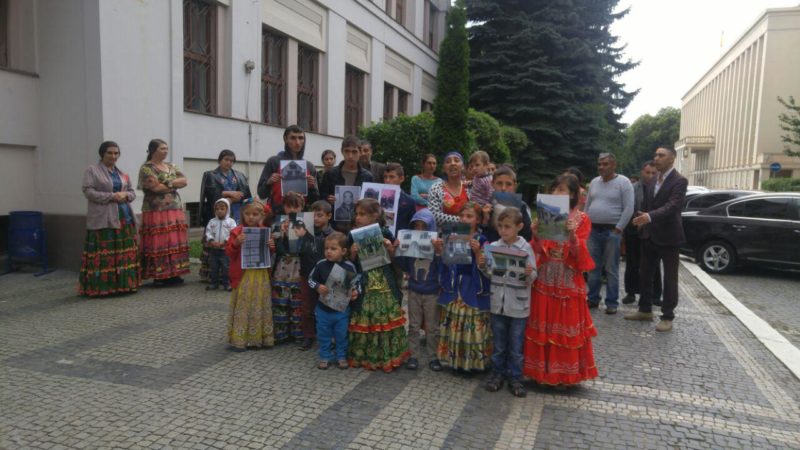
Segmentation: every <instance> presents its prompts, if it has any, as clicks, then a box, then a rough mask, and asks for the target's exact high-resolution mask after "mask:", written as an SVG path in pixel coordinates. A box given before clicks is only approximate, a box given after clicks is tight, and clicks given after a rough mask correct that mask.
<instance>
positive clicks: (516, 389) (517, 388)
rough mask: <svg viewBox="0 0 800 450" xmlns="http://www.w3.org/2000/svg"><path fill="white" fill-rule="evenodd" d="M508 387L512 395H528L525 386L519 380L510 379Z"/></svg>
mask: <svg viewBox="0 0 800 450" xmlns="http://www.w3.org/2000/svg"><path fill="white" fill-rule="evenodd" d="M508 389H509V390H510V391H511V393H512V394H514V397H525V396H526V395H528V392H527V391H526V390H525V386H524V385H523V384H522V382H521V381H519V380H511V381H509V382H508Z"/></svg>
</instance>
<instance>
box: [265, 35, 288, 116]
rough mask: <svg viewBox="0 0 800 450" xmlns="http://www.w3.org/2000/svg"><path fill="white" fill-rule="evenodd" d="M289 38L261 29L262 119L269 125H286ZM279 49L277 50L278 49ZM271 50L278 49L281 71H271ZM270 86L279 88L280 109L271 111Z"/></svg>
mask: <svg viewBox="0 0 800 450" xmlns="http://www.w3.org/2000/svg"><path fill="white" fill-rule="evenodd" d="M288 46H289V39H288V38H287V37H286V36H283V35H280V34H277V33H275V32H274V31H272V30H271V29H269V28H267V27H266V26H264V27H262V29H261V120H262V121H263V122H264V123H266V124H267V125H276V126H282V127H283V126H286V124H287V123H286V104H287V102H286V90H287V89H286V84H287V83H286V81H287V80H286V78H287V77H286V73H287V70H286V69H287V68H286V62H287V57H286V56H287V50H288ZM276 49H277V50H276ZM270 51H273V52H274V51H278V52H280V55H279V56H278V58H277V61H279V63H280V68H279V70H278V71H276V72H279V73H270V72H269V71H268V69H269V62H270V55H271V53H270ZM269 87H274V88H275V89H276V90H277V96H278V99H277V104H278V106H277V108H278V111H277V112H275V111H270V109H269V106H270V104H271V101H270V100H271V99H270V98H268V93H269V89H268V88H269Z"/></svg>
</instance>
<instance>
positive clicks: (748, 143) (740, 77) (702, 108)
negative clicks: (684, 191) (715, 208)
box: [679, 8, 800, 189]
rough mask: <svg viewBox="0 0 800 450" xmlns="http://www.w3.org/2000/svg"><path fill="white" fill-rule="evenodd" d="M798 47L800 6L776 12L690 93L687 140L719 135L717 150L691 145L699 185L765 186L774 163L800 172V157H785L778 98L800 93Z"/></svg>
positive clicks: (690, 170) (686, 161)
mask: <svg viewBox="0 0 800 450" xmlns="http://www.w3.org/2000/svg"><path fill="white" fill-rule="evenodd" d="M798 45H800V8H784V9H776V10H768V11H767V12H766V13H765V14H764V15H763V16H762V17H760V18H759V20H758V21H756V23H755V24H754V25H753V26H752V27H751V29H750V30H749V31H748V32H747V33H745V35H744V36H742V38H740V39H739V41H737V42H736V44H734V46H733V47H732V48H731V49H730V50H728V51H727V52H726V53H725V54H724V55H723V56H722V57H721V58H720V60H718V61H717V62H716V63H715V64H714V66H712V68H711V69H710V70H709V71H708V72H707V73H706V75H705V76H703V78H701V79H700V80H699V81H698V82H697V83H696V84H695V86H693V87H692V89H691V90H690V91H689V92H688V93H687V94H686V95H685V96H684V98H683V106H682V115H681V132H680V137H681V140H684V139H686V138H689V139H691V138H693V137H707V136H712V137H713V139H714V144H713V146H712V148H711V149H710V150H708V149H707V147H703V146H700V149H699V150H698V149H697V147H695V148H694V150H693V149H692V147H691V146H685V147H684V150H685V151H684V152H682V156H683V158H682V160H681V161H680V167H681V169H682V170H683V171H684V172H685V173H686V174H687V175H688V176H689V178H690V183H691V184H699V185H705V186H708V187H712V188H735V187H738V188H747V189H758V188H759V187H760V182H761V181H763V180H764V179H766V178H769V176H770V172H769V165H770V164H771V163H772V162H781V163H782V164H783V165H784V168H786V169H789V170H794V171H795V173H794V176H800V161H797V160H796V159H794V160H792V159H791V158H788V157H786V156H785V155H783V148H784V146H783V143H782V142H781V135H782V134H784V132H783V131H782V130H780V127H779V121H778V115H779V114H780V113H781V112H783V110H784V109H783V107H782V106H781V105H780V104H779V103H778V102H777V100H776V98H777V97H778V96H782V97H788V96H792V95H793V96H795V97H796V98H798V97H800V72H798V71H797V70H795V69H793V68H796V67H798V66H800V54H798V52H797V51H796V49H797V48H798ZM680 142H681V141H679V144H680ZM679 147H680V145H679ZM679 150H681V148H679Z"/></svg>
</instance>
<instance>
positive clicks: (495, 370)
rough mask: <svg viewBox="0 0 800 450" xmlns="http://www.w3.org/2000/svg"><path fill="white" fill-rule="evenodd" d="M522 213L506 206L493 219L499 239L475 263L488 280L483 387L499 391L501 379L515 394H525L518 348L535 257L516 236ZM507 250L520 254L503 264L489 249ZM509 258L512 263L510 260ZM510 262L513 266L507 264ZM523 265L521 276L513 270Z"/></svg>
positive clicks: (528, 304)
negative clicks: (489, 346)
mask: <svg viewBox="0 0 800 450" xmlns="http://www.w3.org/2000/svg"><path fill="white" fill-rule="evenodd" d="M522 227H523V224H522V213H520V212H519V210H518V209H517V208H506V209H504V210H503V212H501V213H500V216H499V217H498V218H497V232H498V233H499V234H500V239H499V240H498V241H496V242H492V243H491V244H490V245H488V246H486V247H484V249H483V251H482V252H481V253H480V254H479V255H478V266H479V267H480V269H481V271H482V272H483V273H485V274H486V276H488V277H490V278H491V280H492V302H491V308H492V309H491V311H492V313H491V322H492V336H493V343H494V350H493V351H492V376H491V377H490V378H489V380H488V381H487V382H486V390H488V391H489V392H496V391H499V390H500V388H502V387H503V381H504V380H508V387H509V389H511V393H512V394H514V395H515V396H516V397H525V395H526V392H525V386H523V385H522V347H523V344H524V342H525V325H526V324H527V322H528V314H529V312H530V297H531V281H532V280H533V279H534V278H536V269H535V267H536V257H535V256H534V254H533V250H531V246H530V245H529V244H528V243H527V242H526V241H525V239H523V238H521V237H520V236H519V232H520V231H521V230H522ZM492 249H497V250H498V251H500V250H510V251H509V254H524V255H525V257H524V262H523V260H520V258H514V259H513V260H512V258H507V262H505V264H503V265H500V264H496V263H495V258H497V259H500V258H501V256H499V253H498V254H497V255H496V254H494V253H492V252H491V251H490V250H492ZM511 261H513V263H512V262H511ZM512 264H513V266H514V268H513V269H512V267H510V266H511V265H512ZM520 264H524V279H520V275H521V273H520V271H517V269H518V268H519V267H520Z"/></svg>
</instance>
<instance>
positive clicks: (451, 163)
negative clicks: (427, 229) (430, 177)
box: [428, 152, 469, 229]
mask: <svg viewBox="0 0 800 450" xmlns="http://www.w3.org/2000/svg"><path fill="white" fill-rule="evenodd" d="M463 176H464V157H463V156H461V153H458V152H450V153H448V154H446V155H445V156H444V179H443V180H442V181H441V182H436V183H434V185H433V186H432V187H431V190H430V193H429V194H428V209H429V210H430V211H431V214H433V218H434V219H436V226H437V227H438V228H439V229H441V228H442V227H443V226H444V225H445V224H454V223H458V221H459V218H458V214H459V213H460V212H461V208H462V207H463V206H464V204H466V203H467V202H468V201H469V189H467V184H466V183H465V182H464V178H463Z"/></svg>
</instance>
